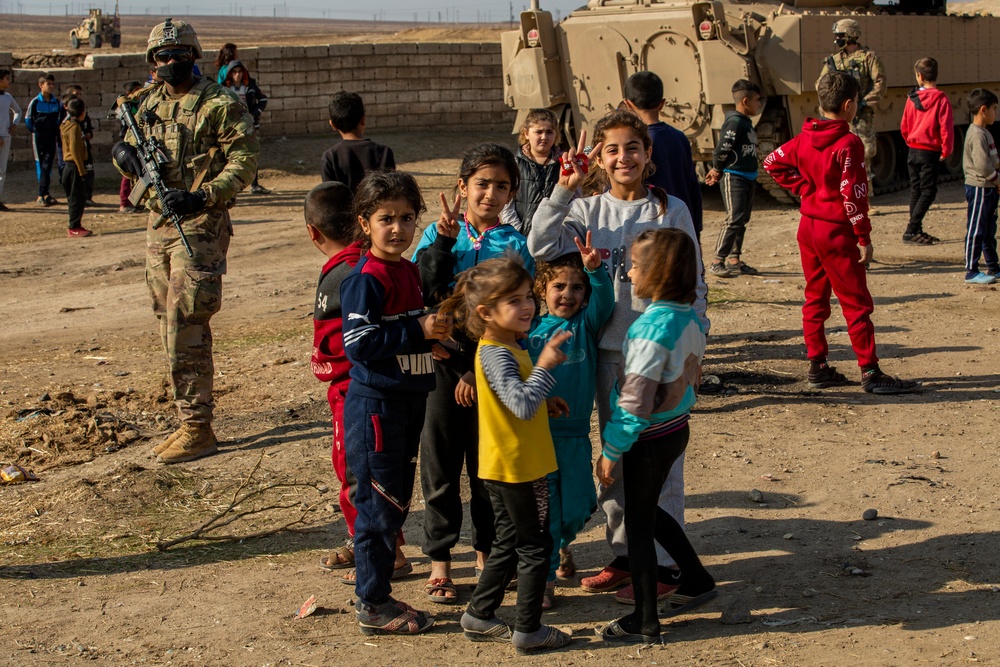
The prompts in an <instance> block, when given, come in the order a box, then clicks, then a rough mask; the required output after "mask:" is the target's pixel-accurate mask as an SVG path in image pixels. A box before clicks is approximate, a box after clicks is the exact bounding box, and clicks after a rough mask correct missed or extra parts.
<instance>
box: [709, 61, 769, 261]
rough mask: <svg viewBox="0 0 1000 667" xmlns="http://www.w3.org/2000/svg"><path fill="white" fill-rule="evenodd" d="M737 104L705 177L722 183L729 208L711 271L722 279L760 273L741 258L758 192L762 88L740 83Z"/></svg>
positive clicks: (736, 85) (735, 89)
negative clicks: (757, 125) (755, 122)
mask: <svg viewBox="0 0 1000 667" xmlns="http://www.w3.org/2000/svg"><path fill="white" fill-rule="evenodd" d="M733 101H734V102H736V110H735V111H729V112H727V113H726V120H725V122H723V124H722V130H721V132H720V134H719V144H718V145H717V146H716V147H715V151H714V152H713V153H712V170H711V171H709V172H708V175H707V176H706V177H705V183H707V184H708V185H715V184H716V183H720V182H721V189H722V201H723V203H724V204H725V206H726V221H725V223H723V225H722V229H721V230H720V231H719V239H718V241H716V245H715V261H714V262H712V265H711V266H710V267H709V269H708V270H709V273H711V274H712V275H713V276H718V277H720V278H735V277H737V276H740V275H751V276H755V275H757V274H758V273H759V271H757V269H755V268H753V267H752V266H750V265H748V264H746V263H745V262H744V261H743V260H742V259H741V255H742V253H743V236H744V234H746V227H747V223H748V222H750V214H751V212H752V211H753V196H754V192H755V190H756V189H757V132H756V131H755V130H754V128H753V121H752V120H751V117H752V116H756V115H757V114H759V113H760V109H761V90H760V86H758V85H757V84H755V83H752V82H750V81H747V80H746V79H740V80H739V81H737V82H736V83H734V84H733ZM727 257H728V258H729V259H728V261H727V260H726V258H727Z"/></svg>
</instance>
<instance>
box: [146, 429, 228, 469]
mask: <svg viewBox="0 0 1000 667" xmlns="http://www.w3.org/2000/svg"><path fill="white" fill-rule="evenodd" d="M178 433H179V434H180V435H178V436H177V439H176V440H174V442H173V444H172V445H170V448H169V449H167V450H166V451H164V452H161V453H160V455H159V457H158V458H157V460H158V461H159V462H160V463H183V462H184V461H194V460H195V459H200V458H201V457H203V456H208V455H209V454H214V453H215V452H217V451H219V441H218V440H216V439H215V433H213V432H212V425H211V424H184V425H183V426H181V429H180V430H179V431H178Z"/></svg>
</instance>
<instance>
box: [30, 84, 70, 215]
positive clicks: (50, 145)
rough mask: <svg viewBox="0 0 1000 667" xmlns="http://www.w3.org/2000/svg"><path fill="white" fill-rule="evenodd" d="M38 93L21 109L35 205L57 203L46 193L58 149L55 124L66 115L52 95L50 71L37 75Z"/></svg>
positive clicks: (53, 88)
mask: <svg viewBox="0 0 1000 667" xmlns="http://www.w3.org/2000/svg"><path fill="white" fill-rule="evenodd" d="M38 89H39V91H40V92H39V93H38V95H37V96H36V97H34V98H33V99H32V100H31V101H30V102H28V106H27V108H26V109H25V111H24V126H25V127H26V128H28V132H31V147H32V149H33V150H34V153H35V174H36V176H37V177H38V199H37V200H36V202H37V203H38V205H39V206H53V205H55V204H58V203H59V202H58V201H57V200H56V199H55V197H53V196H52V195H51V194H50V193H49V186H50V185H51V181H52V163H53V162H55V161H56V157H57V154H58V151H59V126H60V124H61V123H62V121H63V118H65V116H66V110H65V108H64V107H63V104H62V102H60V101H59V98H58V97H56V95H55V90H56V78H55V77H54V76H53V75H51V74H42V75H41V76H39V77H38Z"/></svg>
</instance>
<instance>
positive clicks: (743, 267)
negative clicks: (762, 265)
mask: <svg viewBox="0 0 1000 667" xmlns="http://www.w3.org/2000/svg"><path fill="white" fill-rule="evenodd" d="M726 269H728V270H729V272H730V273H732V274H734V275H737V276H739V275H743V276H759V275H760V271H758V270H757V269H755V268H753V267H752V266H750V265H749V264H747V263H746V262H744V261H742V260H741V261H739V262H736V263H735V264H733V263H732V262H730V263H729V264H726Z"/></svg>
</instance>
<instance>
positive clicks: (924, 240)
mask: <svg viewBox="0 0 1000 667" xmlns="http://www.w3.org/2000/svg"><path fill="white" fill-rule="evenodd" d="M936 240H937V239H934V237H932V236H928V235H927V234H924V233H923V232H916V233H915V234H903V243H905V244H907V245H934V242H935V241H936Z"/></svg>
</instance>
